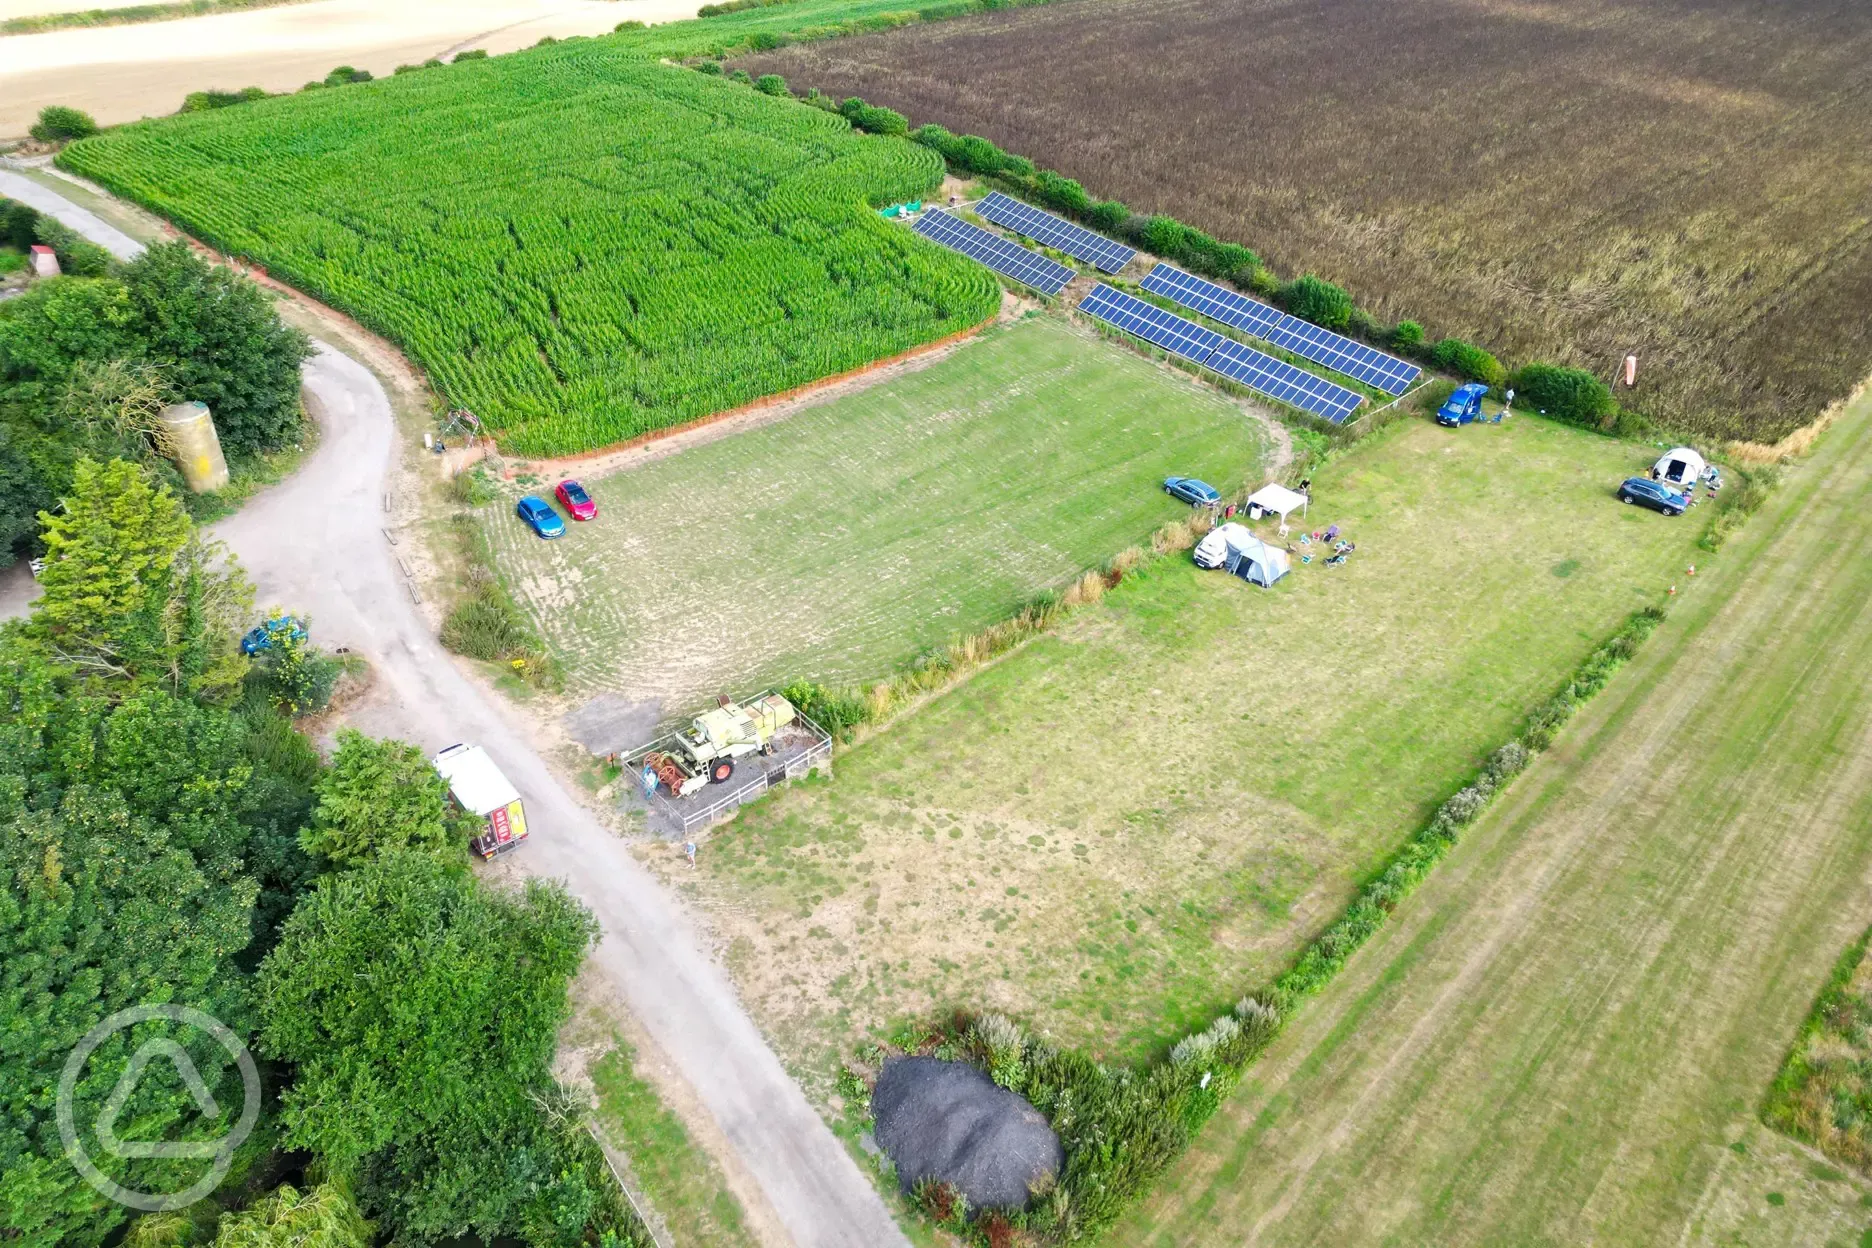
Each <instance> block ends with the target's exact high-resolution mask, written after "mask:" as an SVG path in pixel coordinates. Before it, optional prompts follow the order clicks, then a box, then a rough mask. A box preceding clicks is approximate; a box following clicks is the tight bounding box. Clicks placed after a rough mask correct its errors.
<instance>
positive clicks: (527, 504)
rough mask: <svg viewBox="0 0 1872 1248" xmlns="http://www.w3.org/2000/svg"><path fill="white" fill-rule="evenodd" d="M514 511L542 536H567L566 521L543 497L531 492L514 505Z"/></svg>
mask: <svg viewBox="0 0 1872 1248" xmlns="http://www.w3.org/2000/svg"><path fill="white" fill-rule="evenodd" d="M514 512H515V514H517V515H518V516H519V517H520V518H521V519H522V520H524V521H526V522H527V524H528V525H529V526H530V527H531V528H532V530H533V531H534V532H535V533H537V534H539V535H540V536H541V537H564V536H565V521H563V520H561V519H560V518H559V513H558V512H556V511H554V510H553V509H552V506H551V504H549V503H548V502H547V501H546V500H545V499H543V498H539V497H537V496H535V495H532V494H529V495H527V496H526V497H525V498H523V499H521V500H520V501H519V502H518V503H516V504H515V505H514Z"/></svg>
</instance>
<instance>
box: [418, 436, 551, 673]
mask: <svg viewBox="0 0 1872 1248" xmlns="http://www.w3.org/2000/svg"><path fill="white" fill-rule="evenodd" d="M462 475H463V476H466V475H468V474H466V473H464V474H462ZM460 480H461V477H457V478H456V481H460ZM471 488H472V487H470V490H466V491H458V494H459V493H470V492H471ZM453 524H454V527H455V534H456V544H457V547H458V549H459V551H460V554H461V556H462V560H463V564H464V566H465V571H464V572H463V574H462V577H461V582H460V584H461V594H460V596H459V597H457V599H456V600H455V602H454V604H453V605H452V606H451V607H450V608H449V610H448V614H447V615H445V616H444V617H443V619H442V634H441V637H442V644H443V645H444V646H446V647H448V648H449V649H450V650H452V651H454V652H455V653H456V654H461V655H466V656H467V657H468V658H471V659H481V660H483V661H485V662H489V663H503V664H505V665H506V666H507V667H508V668H510V669H511V670H512V671H513V673H514V674H515V675H516V676H518V677H520V678H521V679H522V680H524V681H526V682H527V683H528V684H529V685H535V686H541V687H544V688H549V689H557V688H558V687H559V685H560V681H561V678H562V674H561V672H560V669H559V665H558V663H557V662H556V661H555V660H554V659H553V657H552V655H551V653H550V652H549V651H548V650H547V648H546V643H545V641H544V640H543V639H542V638H541V637H540V635H539V634H538V633H537V632H535V631H534V629H533V625H532V623H531V621H529V620H528V619H527V617H526V613H525V612H524V611H522V610H521V609H520V604H519V603H517V602H515V601H514V599H513V595H512V594H510V593H508V592H507V587H506V586H505V585H503V584H501V580H500V576H499V575H498V574H497V573H496V572H495V571H494V556H493V552H492V551H491V550H490V549H489V548H488V542H487V535H486V534H485V533H483V532H482V530H481V523H480V521H479V520H478V519H476V517H475V513H474V512H472V511H462V512H457V513H456V515H455V517H454V520H453Z"/></svg>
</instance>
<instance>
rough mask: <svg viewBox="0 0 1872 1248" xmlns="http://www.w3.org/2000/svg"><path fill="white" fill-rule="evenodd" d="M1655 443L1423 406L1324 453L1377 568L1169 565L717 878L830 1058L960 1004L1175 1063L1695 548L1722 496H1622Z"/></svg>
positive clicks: (788, 815) (765, 966)
mask: <svg viewBox="0 0 1872 1248" xmlns="http://www.w3.org/2000/svg"><path fill="white" fill-rule="evenodd" d="M1647 458H1648V457H1647V452H1646V450H1645V448H1642V447H1634V446H1632V445H1631V444H1629V443H1621V442H1615V441H1612V440H1610V439H1607V438H1602V437H1598V436H1596V435H1593V434H1589V433H1586V432H1584V431H1581V430H1578V429H1572V428H1568V427H1564V426H1559V425H1554V424H1550V423H1548V422H1545V421H1541V420H1521V419H1516V420H1511V421H1510V422H1508V423H1507V424H1505V425H1502V426H1489V427H1487V428H1482V429H1478V428H1471V429H1465V430H1448V429H1439V428H1437V427H1435V426H1434V425H1432V424H1430V423H1429V422H1427V421H1422V420H1408V421H1401V422H1398V423H1397V424H1396V425H1393V426H1391V427H1389V428H1386V429H1384V430H1382V431H1380V432H1379V433H1377V434H1375V435H1373V436H1372V437H1371V438H1369V439H1367V440H1365V441H1363V442H1362V443H1361V444H1360V445H1359V446H1358V447H1356V448H1354V449H1352V450H1350V451H1348V452H1347V453H1345V454H1343V455H1341V456H1338V457H1336V458H1334V459H1333V460H1332V461H1331V462H1330V463H1328V464H1327V465H1326V466H1325V467H1324V468H1323V469H1322V470H1321V471H1319V472H1318V473H1316V474H1315V479H1314V484H1315V491H1314V492H1315V499H1316V501H1315V503H1314V511H1313V514H1312V518H1311V525H1312V526H1313V527H1320V528H1323V527H1325V526H1326V525H1328V524H1332V523H1335V522H1337V523H1341V524H1343V525H1344V526H1345V531H1346V532H1347V533H1349V534H1350V535H1351V536H1352V538H1353V539H1354V540H1356V541H1357V542H1358V551H1357V552H1356V553H1355V554H1354V555H1353V558H1352V561H1351V563H1350V564H1349V565H1348V566H1346V567H1343V568H1325V567H1323V566H1321V564H1320V563H1319V562H1318V561H1317V559H1316V560H1315V562H1314V563H1313V564H1312V565H1310V566H1304V567H1297V568H1296V569H1295V572H1294V575H1293V576H1292V577H1290V578H1289V579H1288V580H1286V581H1284V582H1282V584H1281V585H1280V586H1278V587H1277V588H1276V589H1275V590H1273V591H1271V592H1270V591H1263V590H1260V589H1256V588H1254V587H1252V586H1249V585H1246V584H1244V583H1243V582H1241V581H1239V580H1236V579H1234V578H1231V577H1229V576H1227V575H1224V574H1220V573H1214V572H1203V571H1200V570H1198V569H1196V568H1195V567H1194V566H1193V565H1192V564H1191V563H1190V561H1189V559H1188V558H1187V557H1186V556H1179V557H1176V558H1167V559H1164V560H1161V561H1159V562H1157V563H1154V564H1152V565H1151V566H1150V567H1149V569H1148V570H1147V571H1145V572H1144V573H1143V574H1141V575H1139V576H1137V577H1135V578H1131V579H1129V580H1127V582H1126V583H1125V584H1124V585H1121V586H1120V587H1119V588H1118V589H1117V590H1115V591H1113V592H1112V593H1109V594H1107V595H1106V596H1105V598H1104V599H1103V601H1102V602H1101V603H1100V604H1099V605H1097V606H1096V607H1091V608H1088V609H1085V610H1082V611H1080V612H1078V613H1077V614H1075V616H1074V617H1073V618H1072V619H1071V621H1070V622H1069V623H1067V624H1066V625H1065V626H1064V627H1062V628H1060V629H1059V630H1057V632H1055V633H1054V634H1051V635H1048V636H1046V637H1043V638H1040V639H1037V640H1036V641H1034V642H1033V643H1031V644H1030V645H1028V646H1026V647H1023V648H1022V649H1021V650H1020V651H1019V652H1018V653H1016V654H1013V655H1010V656H1008V657H1007V658H1006V659H1005V660H1003V661H1002V662H999V663H997V664H995V665H993V666H992V667H990V668H988V669H986V670H984V671H981V672H978V673H976V674H975V675H974V676H972V677H971V678H970V679H969V680H968V681H966V682H965V683H963V684H962V685H960V686H959V687H957V688H955V689H953V690H951V691H950V692H948V693H946V694H944V695H943V696H942V697H940V698H936V699H934V700H932V701H931V702H930V703H928V704H927V705H925V706H923V707H922V708H920V709H918V710H917V711H915V712H914V713H912V714H909V715H906V716H904V717H902V718H901V719H900V720H898V721H896V722H895V723H893V724H892V725H891V726H890V728H889V730H888V731H887V732H883V733H880V734H877V735H876V736H874V737H872V738H870V739H868V740H867V741H865V742H864V743H862V744H860V745H859V746H858V747H857V748H856V749H854V750H851V751H850V752H848V753H847V754H846V755H844V756H842V759H841V762H840V764H839V770H838V775H837V777H836V779H835V780H834V781H833V782H832V783H830V784H828V785H824V786H811V787H809V788H805V789H795V790H789V791H788V792H786V793H784V794H778V795H776V796H775V797H774V798H773V799H772V800H770V801H765V802H763V803H761V804H760V805H759V806H758V807H757V808H754V809H751V810H748V811H745V812H743V813H742V815H741V816H740V817H738V818H737V819H736V820H735V822H734V824H733V825H732V826H731V827H724V828H723V829H722V831H721V833H720V834H719V835H718V836H717V837H716V839H715V840H714V841H712V842H711V844H710V847H709V853H708V854H707V855H705V859H706V860H705V862H704V863H703V865H702V867H701V869H700V873H699V874H698V875H697V876H696V877H694V878H695V879H696V880H697V882H698V883H699V884H700V886H701V889H702V890H703V894H704V896H705V898H706V899H708V900H709V901H716V902H719V903H720V909H719V912H718V914H717V916H716V917H717V921H718V923H719V928H720V930H721V931H722V933H723V939H724V940H725V941H727V942H729V943H732V944H735V945H736V946H737V948H738V949H740V950H744V951H745V953H744V954H737V968H736V969H737V974H738V975H739V976H740V977H741V986H742V990H743V993H744V996H745V999H747V1000H748V1001H749V1003H750V1007H751V1008H753V1009H754V1010H755V1011H756V1013H757V1015H758V1016H759V1017H760V1018H761V1021H762V1022H763V1024H764V1025H765V1026H766V1027H767V1029H768V1034H769V1035H770V1036H772V1037H774V1038H775V1041H776V1043H777V1044H779V1045H780V1046H781V1048H782V1050H783V1052H786V1053H788V1054H789V1055H797V1061H798V1064H799V1065H800V1066H803V1067H807V1068H812V1067H814V1066H817V1065H819V1064H820V1063H821V1062H822V1061H823V1059H824V1056H825V1054H826V1052H827V1051H828V1050H830V1051H831V1052H832V1053H833V1054H834V1055H835V1056H836V1055H839V1054H845V1053H849V1052H850V1051H852V1049H853V1048H855V1047H856V1046H857V1045H859V1044H862V1043H863V1040H864V1037H865V1035H866V1034H867V1033H871V1034H876V1033H877V1032H878V1031H880V1030H884V1029H887V1028H888V1027H889V1026H890V1025H891V1024H892V1023H894V1022H895V1021H897V1020H900V1019H902V1018H905V1017H909V1016H913V1015H916V1014H919V1013H926V1012H928V1011H932V1010H940V1009H943V1008H945V1007H946V1006H948V1005H951V1004H954V1003H957V1002H975V1003H981V1004H984V1005H987V1006H992V1007H993V1008H997V1009H1004V1010H1007V1011H1009V1012H1010V1013H1012V1014H1015V1015H1017V1016H1019V1017H1020V1018H1022V1019H1023V1020H1024V1021H1025V1022H1027V1023H1028V1024H1030V1025H1031V1026H1033V1027H1035V1028H1038V1029H1044V1030H1045V1031H1046V1032H1048V1033H1049V1034H1050V1035H1051V1036H1052V1037H1053V1038H1054V1040H1055V1041H1056V1042H1058V1043H1062V1044H1072V1045H1079V1046H1084V1047H1086V1048H1087V1049H1089V1050H1091V1051H1093V1052H1094V1053H1095V1054H1097V1055H1099V1056H1101V1057H1105V1058H1109V1059H1112V1060H1121V1061H1132V1060H1139V1059H1143V1058H1146V1057H1149V1056H1151V1055H1153V1054H1157V1053H1160V1052H1161V1050H1162V1047H1163V1045H1164V1044H1165V1042H1166V1041H1168V1040H1171V1039H1174V1038H1175V1037H1177V1036H1178V1035H1180V1034H1182V1033H1184V1032H1186V1031H1187V1030H1188V1029H1189V1028H1190V1027H1192V1026H1203V1025H1206V1024H1207V1023H1208V1022H1209V1021H1210V1020H1212V1019H1213V1018H1214V1017H1215V1016H1216V1014H1217V1013H1219V1012H1221V1011H1224V1010H1226V1009H1228V1008H1229V1006H1230V1005H1231V1004H1232V1003H1233V1002H1234V1001H1235V1000H1236V999H1237V998H1238V997H1239V996H1240V994H1241V993H1242V992H1243V991H1245V990H1246V989H1248V988H1250V987H1252V986H1253V985H1255V984H1259V983H1265V982H1266V981H1267V980H1268V979H1270V978H1272V977H1273V975H1274V974H1276V973H1278V971H1279V969H1280V968H1281V967H1282V966H1283V965H1285V964H1286V962H1287V961H1288V959H1289V958H1290V957H1291V956H1292V954H1293V951H1294V950H1295V948H1296V947H1298V946H1299V945H1301V944H1303V943H1304V942H1305V941H1306V940H1308V939H1309V938H1311V937H1312V936H1313V935H1314V934H1315V933H1317V932H1318V931H1319V930H1320V928H1322V927H1323V926H1325V925H1326V924H1327V923H1329V922H1330V921H1331V919H1332V918H1333V917H1334V916H1335V915H1336V914H1337V913H1338V912H1339V911H1340V910H1341V909H1342V908H1343V906H1344V905H1345V903H1346V901H1347V899H1348V898H1349V897H1350V895H1351V894H1352V893H1353V892H1354V891H1355V889H1356V887H1357V884H1358V882H1359V881H1360V880H1361V879H1362V878H1363V877H1364V875H1365V874H1366V873H1367V872H1369V871H1371V870H1372V869H1373V867H1374V865H1375V864H1378V863H1380V862H1382V861H1383V859H1384V858H1385V856H1386V855H1388V854H1389V853H1391V852H1392V851H1393V850H1395V848H1396V847H1397V845H1398V843H1399V841H1400V840H1401V839H1402V838H1403V837H1404V836H1406V835H1408V834H1409V833H1410V832H1411V831H1413V830H1415V829H1416V827H1418V826H1419V825H1420V824H1421V821H1422V820H1424V819H1425V818H1427V817H1428V816H1429V814H1430V812H1431V811H1432V810H1434V809H1435V807H1436V805H1437V804H1438V803H1439V802H1441V801H1442V800H1443V799H1444V798H1445V797H1447V796H1448V795H1449V794H1450V793H1451V792H1452V791H1453V790H1455V789H1456V788H1458V787H1460V786H1461V785H1462V784H1463V783H1465V782H1466V781H1467V779H1468V778H1469V777H1470V776H1471V775H1472V774H1473V772H1474V769H1475V767H1476V766H1477V765H1478V763H1479V762H1480V761H1481V760H1482V758H1483V757H1485V756H1486V753H1487V752H1488V751H1489V750H1491V749H1493V748H1494V747H1495V746H1496V745H1498V744H1499V743H1500V742H1501V741H1502V740H1504V739H1505V738H1506V737H1508V736H1510V735H1512V734H1513V733H1514V732H1515V730H1516V728H1517V727H1518V725H1519V723H1520V721H1521V719H1522V717H1523V716H1524V715H1525V713H1526V709H1527V707H1528V706H1530V705H1531V704H1533V703H1534V702H1535V701H1537V700H1539V699H1540V698H1542V697H1545V696H1546V695H1547V694H1548V693H1550V692H1551V691H1552V689H1553V688H1554V687H1555V686H1556V685H1557V684H1558V683H1559V682H1560V681H1562V680H1564V679H1566V677H1567V674H1568V673H1570V672H1571V671H1572V670H1573V669H1574V668H1575V666H1576V665H1577V664H1578V663H1579V661H1580V660H1581V659H1582V658H1584V657H1585V655H1586V654H1587V653H1589V652H1590V651H1591V650H1592V649H1593V648H1594V647H1595V646H1596V645H1597V644H1599V642H1600V641H1601V640H1602V639H1603V638H1604V637H1605V636H1606V634H1607V633H1609V632H1610V631H1611V630H1612V629H1613V628H1615V627H1616V626H1617V625H1618V623H1619V622H1620V621H1621V620H1623V619H1624V618H1625V617H1626V616H1627V615H1628V614H1629V613H1630V612H1631V611H1633V610H1634V609H1636V608H1638V607H1640V606H1643V605H1645V604H1646V603H1649V602H1653V601H1655V600H1656V598H1657V597H1658V595H1659V594H1660V593H1661V592H1662V590H1663V588H1664V586H1665V584H1667V579H1666V578H1668V577H1669V576H1670V575H1671V574H1672V573H1673V571H1681V570H1682V568H1683V567H1684V563H1685V562H1686V561H1687V559H1689V558H1692V557H1697V556H1696V553H1695V551H1694V550H1693V542H1694V539H1695V536H1696V531H1697V524H1696V522H1697V520H1699V519H1701V518H1702V513H1698V514H1697V515H1696V516H1693V517H1692V518H1691V519H1689V520H1687V521H1680V520H1673V519H1666V518H1664V517H1661V516H1658V515H1656V514H1655V513H1652V512H1645V511H1640V510H1638V509H1636V508H1632V507H1623V506H1620V505H1619V504H1618V502H1617V501H1616V500H1615V498H1614V495H1613V489H1614V487H1615V485H1616V483H1617V482H1618V481H1619V480H1620V479H1621V478H1622V477H1624V476H1626V475H1629V473H1630V472H1631V471H1633V470H1634V469H1635V468H1637V467H1638V466H1639V465H1641V464H1643V463H1644V462H1646V460H1647ZM1271 528H1272V526H1270V525H1263V531H1264V532H1270V533H1271ZM1315 549H1317V548H1315ZM802 937H804V938H802Z"/></svg>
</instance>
